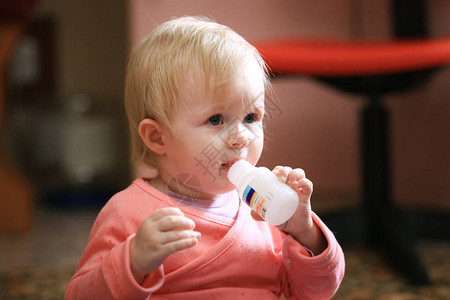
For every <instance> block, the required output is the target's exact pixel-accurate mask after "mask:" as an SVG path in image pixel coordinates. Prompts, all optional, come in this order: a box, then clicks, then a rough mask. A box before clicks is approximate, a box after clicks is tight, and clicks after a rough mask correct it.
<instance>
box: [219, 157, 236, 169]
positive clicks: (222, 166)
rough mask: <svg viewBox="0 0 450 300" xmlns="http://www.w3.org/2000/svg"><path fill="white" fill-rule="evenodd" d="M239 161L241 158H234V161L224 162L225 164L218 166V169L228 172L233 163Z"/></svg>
mask: <svg viewBox="0 0 450 300" xmlns="http://www.w3.org/2000/svg"><path fill="white" fill-rule="evenodd" d="M240 159H241V158H236V159H233V160H229V161H226V162H224V163H222V164H221V165H220V167H221V168H222V169H225V170H226V171H229V170H230V168H231V166H232V165H233V164H234V163H235V162H237V161H238V160H240Z"/></svg>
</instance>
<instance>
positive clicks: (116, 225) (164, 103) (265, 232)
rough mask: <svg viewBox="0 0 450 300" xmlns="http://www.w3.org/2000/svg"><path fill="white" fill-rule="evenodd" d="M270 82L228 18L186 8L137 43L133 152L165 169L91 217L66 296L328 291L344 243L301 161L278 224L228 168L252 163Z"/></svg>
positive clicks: (284, 177) (259, 295)
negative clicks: (242, 194)
mask: <svg viewBox="0 0 450 300" xmlns="http://www.w3.org/2000/svg"><path fill="white" fill-rule="evenodd" d="M269 91H270V83H269V80H268V76H267V70H266V68H265V64H264V61H263V60H262V58H261V56H260V55H259V53H258V52H257V50H256V49H255V48H254V47H253V46H251V45H250V44H249V43H248V42H247V41H245V40H244V39H243V38H242V37H241V36H239V35H238V34H236V33H235V32H234V31H232V30H231V29H229V28H228V27H226V26H223V25H220V24H217V23H215V22H212V21H210V20H207V19H205V18H199V17H183V18H178V19H173V20H170V21H168V22H166V23H163V24H161V25H160V26H158V27H157V28H156V29H155V30H153V31H152V32H151V33H150V35H149V36H148V37H147V38H146V39H145V40H144V41H143V42H142V43H141V44H140V45H139V46H138V47H137V48H136V49H135V50H134V51H133V52H132V54H131V56H130V58H129V63H128V70H127V78H126V91H125V102H126V110H127V115H128V119H129V124H130V129H131V141H132V154H133V158H134V160H135V161H137V162H140V163H142V164H145V165H147V166H151V167H153V168H155V169H156V170H157V171H158V175H157V176H155V177H154V178H138V179H136V180H135V181H134V182H133V183H132V184H131V185H130V186H129V187H128V188H127V189H125V190H124V191H121V192H119V193H118V194H116V195H115V196H114V197H112V198H111V199H110V200H109V201H108V203H107V204H106V205H105V207H104V208H103V209H102V210H101V212H100V213H99V215H98V217H97V220H96V221H95V223H94V225H93V228H92V231H91V234H90V237H89V241H88V245H87V247H86V250H85V252H84V254H83V256H82V258H81V260H80V263H79V265H78V268H77V271H76V273H75V275H74V276H73V278H72V279H71V281H70V283H69V285H68V287H67V290H66V299H147V298H149V297H150V298H152V299H153V298H154V299H236V298H242V299H280V297H281V296H283V295H284V297H286V298H287V299H329V298H331V297H332V296H333V295H334V293H335V292H336V290H337V289H338V287H339V285H340V282H341V280H342V278H343V275H344V268H345V261H344V256H343V253H342V249H341V247H340V246H339V244H338V243H337V241H336V239H335V237H334V235H333V234H332V233H331V231H330V230H329V229H328V228H327V227H326V226H325V224H324V223H323V222H322V221H321V220H320V219H319V218H318V217H317V216H316V215H315V214H314V213H313V212H312V211H311V205H310V198H311V194H312V190H313V185H312V183H311V182H310V181H309V180H308V179H307V178H306V177H305V172H304V171H303V170H302V169H292V168H290V167H284V166H278V167H276V168H275V169H274V170H273V173H274V174H276V175H277V176H278V178H279V179H280V180H281V181H283V182H285V183H286V184H288V185H289V186H290V187H292V189H294V190H295V191H296V193H297V194H298V197H299V205H298V208H297V210H296V211H295V213H294V215H293V216H292V217H291V218H290V219H289V220H288V221H287V222H286V223H284V224H282V225H280V226H278V227H275V226H272V225H270V224H268V223H267V222H265V221H264V220H262V219H261V218H258V217H257V216H255V214H253V213H252V212H251V209H250V208H249V207H248V206H247V205H246V204H245V203H244V202H243V201H241V200H240V199H239V196H238V193H237V191H236V187H235V186H234V185H233V184H232V183H231V182H230V181H229V179H228V176H227V175H228V171H229V169H230V167H231V165H232V164H233V163H234V162H236V161H237V160H240V159H244V160H247V161H249V162H250V163H251V164H253V165H256V163H257V162H258V160H259V158H260V156H261V153H262V150H263V140H264V127H263V119H264V113H265V102H264V99H265V96H266V94H267V93H268V92H269Z"/></svg>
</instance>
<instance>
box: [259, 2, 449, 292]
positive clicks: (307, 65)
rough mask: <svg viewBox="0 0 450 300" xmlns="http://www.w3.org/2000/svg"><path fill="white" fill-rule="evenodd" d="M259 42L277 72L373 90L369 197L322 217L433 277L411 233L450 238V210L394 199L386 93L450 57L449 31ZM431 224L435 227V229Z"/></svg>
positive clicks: (422, 279) (419, 278)
mask: <svg viewBox="0 0 450 300" xmlns="http://www.w3.org/2000/svg"><path fill="white" fill-rule="evenodd" d="M408 3H411V2H410V1H409V2H408ZM409 13H410V12H409ZM253 44H254V46H255V47H256V48H257V49H258V50H259V51H260V53H261V54H262V56H263V57H264V59H265V60H266V63H267V64H268V66H269V68H270V70H271V72H272V74H273V76H274V77H275V78H279V77H281V78H282V76H285V75H302V76H305V75H306V76H313V77H315V78H317V79H318V80H320V81H322V82H325V83H327V84H331V85H332V86H334V87H336V88H339V89H341V90H344V91H347V92H350V93H359V94H364V95H366V96H367V98H368V100H369V101H368V103H367V105H366V106H365V107H364V109H363V111H362V112H361V121H362V122H361V145H362V149H361V151H362V157H363V162H362V167H363V180H362V181H363V205H362V207H361V208H360V209H358V210H356V211H344V212H339V213H336V214H333V215H329V216H323V218H324V220H325V221H326V223H327V224H328V225H329V226H330V228H332V230H333V231H335V232H337V236H338V238H339V240H340V241H341V242H343V243H346V242H351V241H361V240H363V241H365V242H369V243H370V244H371V245H376V246H380V247H382V248H384V249H385V250H387V254H388V255H389V256H390V257H391V258H392V260H393V262H394V263H395V264H396V265H397V267H398V269H399V270H401V271H403V272H404V273H405V275H406V276H407V277H408V278H409V280H410V281H411V283H413V284H426V283H428V282H429V279H428V276H427V272H426V269H425V267H424V266H423V264H422V263H421V261H420V259H419V256H418V254H417V252H416V251H415V248H414V246H413V245H412V244H411V239H412V238H415V236H414V235H416V236H417V235H419V236H420V237H426V238H430V237H431V238H433V237H435V238H445V239H447V240H448V239H449V233H448V230H446V229H445V228H450V226H449V218H448V214H447V215H445V214H434V213H430V214H425V213H415V212H412V211H405V210H403V211H400V210H399V209H397V208H395V207H394V205H393V203H392V199H391V191H390V172H389V137H388V132H389V129H388V127H389V124H388V112H387V109H386V107H385V106H384V104H383V102H382V96H384V95H386V94H388V93H390V92H393V91H400V90H405V89H408V88H410V87H414V86H417V85H418V84H420V83H422V82H424V81H425V80H427V79H428V78H429V77H430V75H431V74H432V73H433V72H436V71H437V70H438V68H440V67H444V66H446V65H450V38H439V39H423V38H421V39H417V38H415V39H399V40H398V41H393V42H382V43H380V42H336V41H320V40H315V41H314V40H302V39H297V38H292V39H280V40H270V41H260V42H254V43H253ZM281 75H282V76H281ZM430 232H434V233H435V234H436V235H435V236H430V235H429V233H430ZM425 233H427V234H425Z"/></svg>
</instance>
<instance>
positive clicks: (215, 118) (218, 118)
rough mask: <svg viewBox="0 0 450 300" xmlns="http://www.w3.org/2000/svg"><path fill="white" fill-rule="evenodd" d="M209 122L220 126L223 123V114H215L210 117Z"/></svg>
mask: <svg viewBox="0 0 450 300" xmlns="http://www.w3.org/2000/svg"><path fill="white" fill-rule="evenodd" d="M207 122H208V124H209V125H212V126H218V125H222V124H223V120H222V116H221V115H214V116H212V117H210V118H209V119H208V121H207Z"/></svg>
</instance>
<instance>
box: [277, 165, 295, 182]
mask: <svg viewBox="0 0 450 300" xmlns="http://www.w3.org/2000/svg"><path fill="white" fill-rule="evenodd" d="M291 171H292V168H291V167H283V166H276V167H275V168H274V169H273V171H272V173H274V174H275V175H276V176H277V177H278V179H279V180H280V181H281V182H286V180H287V177H288V174H289V172H291Z"/></svg>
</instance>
